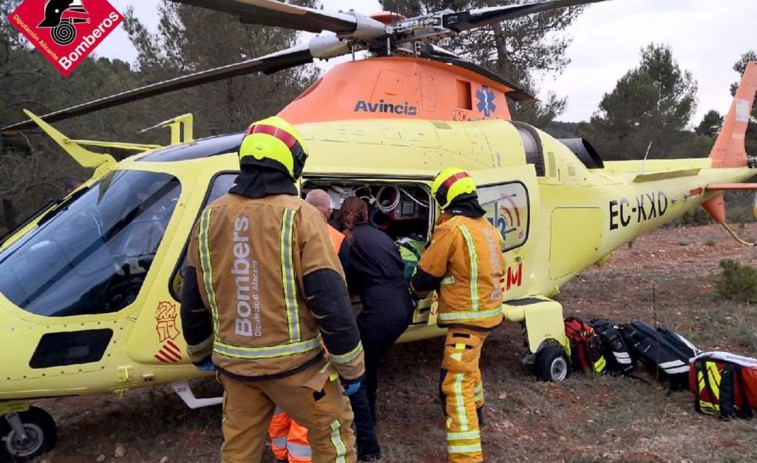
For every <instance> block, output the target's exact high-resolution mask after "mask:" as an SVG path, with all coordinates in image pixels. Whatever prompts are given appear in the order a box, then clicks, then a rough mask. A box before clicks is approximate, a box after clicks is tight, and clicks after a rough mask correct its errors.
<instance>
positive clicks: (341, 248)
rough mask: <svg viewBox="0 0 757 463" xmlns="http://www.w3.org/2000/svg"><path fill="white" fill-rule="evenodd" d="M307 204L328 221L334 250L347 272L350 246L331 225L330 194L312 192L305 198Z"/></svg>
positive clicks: (320, 191)
mask: <svg viewBox="0 0 757 463" xmlns="http://www.w3.org/2000/svg"><path fill="white" fill-rule="evenodd" d="M305 202H306V203H309V204H310V205H312V206H313V207H315V208H316V209H318V212H320V213H321V215H322V216H323V218H324V219H326V225H327V226H328V227H329V237H330V238H331V242H332V243H333V244H334V249H335V250H336V253H337V255H338V256H339V262H341V264H342V268H343V269H344V270H345V271H346V270H347V265H348V263H349V255H350V246H349V243H348V242H347V241H345V240H344V234H343V233H342V232H340V231H339V230H337V229H336V228H334V227H332V226H331V224H330V223H329V219H330V218H331V212H332V211H333V209H332V208H331V198H330V197H329V194H328V193H326V192H325V191H323V190H317V189H316V190H310V191H309V192H308V194H307V195H306V196H305Z"/></svg>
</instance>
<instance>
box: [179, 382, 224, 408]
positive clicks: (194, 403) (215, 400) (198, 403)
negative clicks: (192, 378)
mask: <svg viewBox="0 0 757 463" xmlns="http://www.w3.org/2000/svg"><path fill="white" fill-rule="evenodd" d="M171 387H172V388H173V390H174V392H176V394H177V395H178V396H179V397H181V400H183V401H184V403H185V404H187V407H189V408H191V409H192V410H194V409H196V408H202V407H210V406H212V405H220V404H221V402H223V397H209V398H202V399H200V398H197V397H195V395H194V393H193V392H192V388H191V387H190V386H189V381H187V380H182V381H175V382H173V383H171Z"/></svg>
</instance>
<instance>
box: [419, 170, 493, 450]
mask: <svg viewBox="0 0 757 463" xmlns="http://www.w3.org/2000/svg"><path fill="white" fill-rule="evenodd" d="M431 193H432V195H433V196H434V199H435V200H436V201H437V202H438V203H439V207H440V209H442V211H443V213H442V215H441V216H440V217H439V220H438V221H437V223H436V227H435V229H434V233H433V235H432V236H431V242H430V245H429V247H428V248H427V249H426V250H425V251H424V252H423V255H422V256H421V258H420V260H419V262H418V267H417V271H416V273H415V275H414V276H413V278H412V281H411V286H412V289H413V292H415V293H416V294H417V295H418V296H421V297H423V296H425V295H426V294H428V292H429V291H431V290H436V291H437V294H438V296H439V308H438V310H439V312H438V315H437V324H438V325H439V326H441V327H447V328H449V330H448V331H447V338H446V340H445V343H444V356H443V359H442V374H441V384H440V388H439V389H440V395H441V403H442V407H443V408H444V414H445V418H446V427H447V456H448V461H449V462H451V463H478V462H482V461H484V458H483V452H482V450H481V432H480V425H481V424H482V423H481V422H482V420H483V414H482V407H483V405H484V389H483V384H482V382H481V372H480V370H479V367H478V362H479V358H480V356H481V346H482V345H483V344H484V341H485V340H486V337H487V335H488V334H489V332H490V331H491V330H492V329H494V328H495V327H496V326H497V325H499V324H500V323H501V322H502V288H501V284H500V278H501V277H502V275H503V273H504V269H505V261H504V257H503V255H502V251H501V242H502V238H501V236H500V234H499V231H498V230H497V229H496V228H494V227H493V226H492V225H491V224H490V223H489V222H488V220H487V219H486V218H485V217H484V210H483V209H482V208H481V205H480V204H479V202H478V196H477V195H476V183H475V182H474V180H473V179H472V178H471V176H470V175H469V174H468V173H467V172H464V171H462V170H460V169H457V168H447V169H444V170H442V171H441V172H440V173H439V174H438V175H437V176H436V178H435V179H434V181H433V184H432V187H431Z"/></svg>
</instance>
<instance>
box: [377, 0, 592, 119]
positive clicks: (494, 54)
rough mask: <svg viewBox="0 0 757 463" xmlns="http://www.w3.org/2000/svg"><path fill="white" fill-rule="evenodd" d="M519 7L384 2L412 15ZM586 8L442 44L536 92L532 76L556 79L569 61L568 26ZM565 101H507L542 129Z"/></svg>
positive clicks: (456, 0)
mask: <svg viewBox="0 0 757 463" xmlns="http://www.w3.org/2000/svg"><path fill="white" fill-rule="evenodd" d="M517 3H522V2H519V1H517V0H473V1H461V0H453V1H449V0H411V1H407V2H404V1H398V0H382V1H381V4H382V6H383V7H384V9H385V10H388V11H395V12H397V13H400V14H403V15H405V16H408V17H409V16H416V15H419V14H425V13H430V12H435V11H441V10H444V9H447V8H449V9H452V10H455V11H465V10H470V9H472V8H485V7H492V6H500V5H508V4H517ZM583 11H584V7H573V8H563V9H558V10H554V11H548V12H544V13H540V14H535V15H529V16H525V17H522V18H517V19H514V20H509V21H505V22H502V23H500V24H495V25H492V26H488V27H483V28H480V29H477V30H472V31H468V32H465V33H463V34H461V35H460V36H459V37H457V38H455V39H452V40H448V41H445V42H443V43H440V45H441V46H442V47H444V48H446V49H448V50H450V51H452V52H454V53H456V54H458V55H459V56H461V57H463V58H465V59H468V60H470V61H472V62H474V63H476V64H478V65H480V66H483V67H485V68H487V69H489V70H490V71H492V72H494V73H496V74H498V75H500V76H502V77H504V78H505V79H507V80H509V81H510V82H512V83H513V84H515V85H517V86H519V87H520V88H522V89H524V90H526V91H528V92H530V93H531V94H532V95H535V94H536V93H537V86H536V82H535V80H536V79H535V76H534V73H535V72H541V73H547V74H548V75H554V76H556V75H558V74H560V73H561V72H562V70H563V69H564V68H565V66H567V65H568V63H569V62H570V60H569V59H568V58H567V56H566V53H565V52H566V49H567V47H568V45H569V44H570V42H571V38H570V36H569V35H568V34H567V33H566V30H567V28H568V27H569V26H570V25H571V24H572V23H573V22H574V21H575V20H576V19H577V18H578V17H579V16H580V14H581V13H582V12H583ZM565 104H566V100H565V98H564V97H559V96H557V95H555V94H553V93H550V94H549V95H548V96H547V97H546V98H545V100H544V101H541V102H539V103H538V104H522V103H515V102H510V111H511V113H512V116H513V119H515V120H519V121H523V122H528V123H530V124H532V125H534V126H536V127H540V128H541V127H545V126H547V124H549V123H550V122H551V121H552V120H554V119H555V117H557V116H558V115H559V114H561V113H562V112H563V111H564V110H565Z"/></svg>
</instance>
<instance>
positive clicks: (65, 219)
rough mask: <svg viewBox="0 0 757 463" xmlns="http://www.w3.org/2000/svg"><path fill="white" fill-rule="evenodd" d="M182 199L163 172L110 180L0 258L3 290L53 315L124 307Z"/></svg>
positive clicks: (26, 305)
mask: <svg viewBox="0 0 757 463" xmlns="http://www.w3.org/2000/svg"><path fill="white" fill-rule="evenodd" d="M180 193H181V185H180V184H179V180H178V179H176V178H175V177H173V176H171V175H168V174H165V173H156V172H144V171H116V172H111V173H109V174H107V175H105V176H104V177H103V178H101V179H100V181H98V182H97V183H95V184H94V185H92V186H91V187H89V189H87V191H85V192H84V193H81V194H78V195H76V196H73V197H72V198H73V200H71V201H69V202H68V203H67V204H66V203H63V204H61V205H60V206H59V207H58V209H57V210H56V211H54V212H52V213H51V214H50V215H49V216H46V217H43V218H42V219H41V220H40V222H39V223H38V224H37V227H36V228H35V229H34V230H32V231H31V232H29V233H27V235H26V236H24V238H22V239H21V240H19V241H18V242H16V243H13V244H12V245H10V246H9V247H8V248H7V249H5V250H3V251H2V252H0V292H1V293H3V295H4V296H5V297H6V298H8V299H9V300H10V301H11V302H13V303H14V304H16V305H17V306H18V307H20V308H22V309H24V310H26V311H27V312H31V313H34V314H37V315H44V316H50V317H62V316H72V315H84V314H96V313H109V312H116V311H119V310H121V309H123V308H124V307H126V306H127V305H129V304H130V303H132V302H133V301H134V299H136V297H137V294H138V293H139V290H140V288H141V286H142V283H143V282H144V279H145V276H146V274H147V271H148V270H149V268H150V265H151V263H152V260H153V258H154V257H155V253H156V252H157V249H158V246H159V245H160V242H161V240H162V238H163V234H164V232H165V229H166V226H167V225H168V221H169V220H170V218H171V215H172V214H173V211H174V208H175V207H176V202H177V200H178V198H179V194H180Z"/></svg>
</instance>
